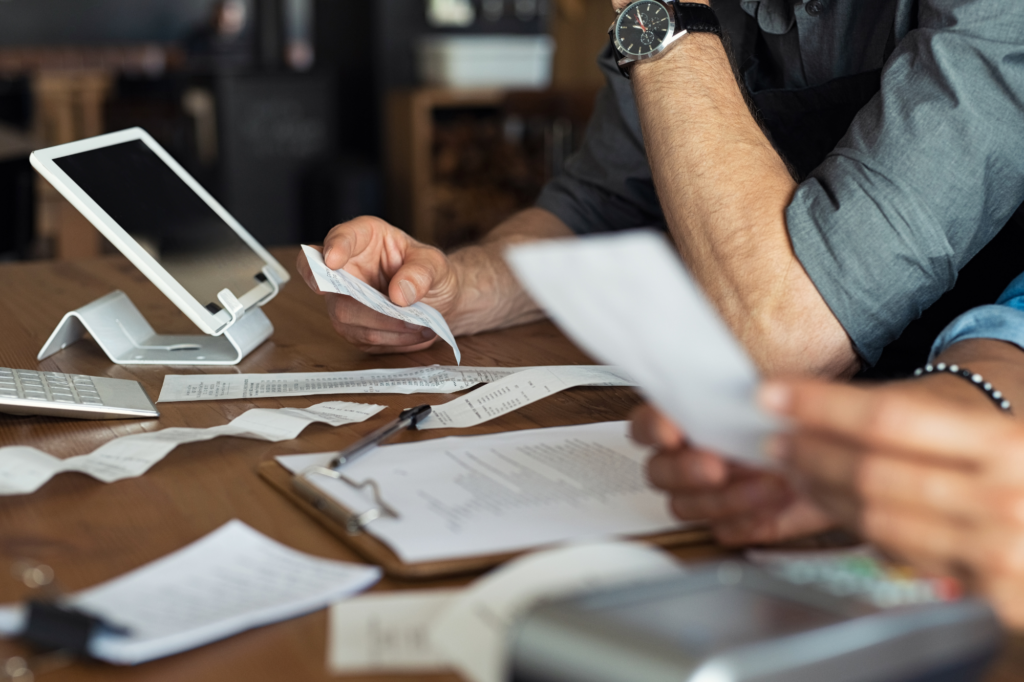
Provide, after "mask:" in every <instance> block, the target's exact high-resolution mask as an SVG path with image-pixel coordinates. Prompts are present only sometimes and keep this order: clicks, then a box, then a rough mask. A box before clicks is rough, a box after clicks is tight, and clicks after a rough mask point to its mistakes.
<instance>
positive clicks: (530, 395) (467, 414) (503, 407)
mask: <svg viewBox="0 0 1024 682" xmlns="http://www.w3.org/2000/svg"><path fill="white" fill-rule="evenodd" d="M630 385H632V379H630V378H629V377H627V376H626V374H625V373H624V372H622V371H618V372H617V371H616V370H615V368H614V367H575V366H572V365H567V366H562V367H533V368H531V369H527V370H524V371H522V372H517V373H515V374H511V375H509V376H507V377H505V378H503V379H499V380H498V381H495V382H494V383H492V384H489V385H487V386H483V387H481V388H478V389H477V390H475V391H473V392H472V393H469V394H467V395H464V396H462V397H461V398H456V399H455V400H452V401H451V402H447V403H445V404H443V405H435V406H434V408H433V410H431V412H430V414H429V415H428V416H427V418H426V419H424V420H423V421H421V422H420V423H419V424H418V425H417V426H416V428H418V429H420V430H421V431H422V430H426V429H446V428H459V429H462V428H467V427H469V426H476V425H478V424H483V423H484V422H487V421H490V420H492V419H495V418H497V417H500V416H502V415H504V414H508V413H509V412H513V411H515V410H518V409H519V408H520V407H524V406H526V405H529V404H531V403H535V402H537V401H538V400H542V399H544V398H547V397H548V396H550V395H554V394H555V393H558V392H559V391H564V390H566V389H568V388H574V387H576V386H630Z"/></svg>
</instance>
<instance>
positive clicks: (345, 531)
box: [256, 461, 712, 580]
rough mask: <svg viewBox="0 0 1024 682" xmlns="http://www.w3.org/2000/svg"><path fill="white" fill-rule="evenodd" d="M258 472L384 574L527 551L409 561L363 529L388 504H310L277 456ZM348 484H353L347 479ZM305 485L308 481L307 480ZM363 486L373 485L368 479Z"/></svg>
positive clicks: (427, 570) (682, 534)
mask: <svg viewBox="0 0 1024 682" xmlns="http://www.w3.org/2000/svg"><path fill="white" fill-rule="evenodd" d="M256 471H257V473H259V475H260V476H261V477H262V478H263V479H264V480H265V481H266V482H267V483H269V484H270V485H271V486H273V487H274V488H275V489H277V491H278V492H279V493H281V494H282V495H284V496H285V497H286V498H288V499H289V500H290V501H291V502H292V503H293V504H295V505H296V506H297V507H298V508H299V509H301V510H302V511H304V512H306V513H307V514H309V515H310V516H311V517H313V518H314V519H315V520H316V521H318V522H319V523H320V524H321V525H322V526H324V527H325V528H326V529H327V530H329V531H330V532H331V533H333V534H334V535H335V536H336V537H337V538H338V539H340V540H341V541H342V542H344V543H345V544H346V545H347V546H348V547H349V548H351V549H352V550H353V551H354V552H356V553H357V554H358V555H359V556H361V557H362V558H363V559H365V560H366V561H368V562H370V563H373V564H376V565H378V566H380V567H381V569H383V570H384V572H385V573H386V574H387V575H389V576H391V577H393V578H401V579H404V580H430V579H434V578H444V577H450V576H457V575H462V574H467V573H480V572H482V571H484V570H486V569H489V568H493V567H494V566H497V565H498V564H501V563H504V562H505V561H508V560H509V559H512V558H513V557H516V556H519V555H521V554H525V553H526V552H528V551H530V550H522V551H518V552H507V553H504V554H490V555H484V556H473V557H466V558H463V559H449V560H445V561H426V562H421V563H415V564H407V563H405V562H403V561H402V560H401V559H399V558H398V556H397V555H396V554H395V553H394V552H393V551H392V550H391V548H390V547H388V546H387V545H385V544H384V543H383V542H381V541H380V540H378V539H377V538H375V537H373V535H372V534H371V533H369V532H367V530H366V529H367V528H368V527H369V526H370V525H371V524H372V523H373V521H374V520H376V519H378V518H381V517H382V516H387V515H388V508H387V505H386V503H385V504H382V506H380V507H378V508H377V509H375V510H371V512H373V513H365V512H364V513H363V514H355V513H353V512H352V511H351V510H349V509H346V508H345V507H343V506H342V505H340V504H338V503H337V502H336V501H334V500H331V499H329V498H327V497H326V496H324V495H317V498H318V499H319V501H320V504H314V503H313V502H312V501H310V499H307V498H306V497H303V496H302V495H301V494H300V493H299V492H298V491H297V490H296V488H295V486H294V483H293V480H294V479H297V478H300V476H301V475H300V476H293V475H292V474H291V473H290V472H289V471H288V470H287V469H285V468H284V467H283V466H281V465H280V464H278V463H277V462H276V461H269V462H263V463H262V464H260V465H259V466H257V467H256ZM348 483H349V484H350V485H354V486H355V485H356V484H354V483H352V482H350V481H348ZM306 485H309V486H312V484H309V483H307V484H306ZM364 485H375V484H373V483H372V481H370V482H367V483H366V484H364ZM374 496H375V498H376V499H377V500H378V503H383V500H382V499H381V498H380V495H379V491H374ZM711 537H712V536H711V531H710V530H709V529H708V528H706V527H700V528H687V529H683V530H678V531H672V532H668V533H659V534H657V535H648V536H637V537H635V538H632V539H636V540H644V541H646V542H650V543H652V544H654V545H658V546H659V547H677V546H680V545H692V544H700V543H705V542H710V541H711Z"/></svg>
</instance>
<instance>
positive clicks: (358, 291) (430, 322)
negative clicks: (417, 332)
mask: <svg viewBox="0 0 1024 682" xmlns="http://www.w3.org/2000/svg"><path fill="white" fill-rule="evenodd" d="M302 252H303V253H304V254H306V260H307V261H309V269H310V270H312V272H313V278H314V279H316V285H317V286H318V287H320V291H323V292H325V293H329V294H341V295H342V296H351V297H352V298H354V299H356V300H357V301H359V302H360V303H362V304H363V305H365V306H366V307H367V308H370V309H372V310H376V311H377V312H378V313H380V314H381V315H387V316H388V317H393V318H395V319H396V320H401V321H402V322H408V323H410V324H416V325H419V326H421V327H428V328H430V329H433V330H434V331H435V332H436V333H437V335H438V336H440V337H441V338H442V339H444V340H445V342H446V343H447V344H448V345H449V346H451V347H452V350H453V351H455V362H456V363H458V364H461V363H462V353H460V352H459V344H457V343H455V337H454V336H453V335H452V330H451V329H449V328H448V323H447V322H445V321H444V317H443V316H442V315H441V313H439V312H437V311H436V310H434V309H433V308H431V307H430V306H429V305H427V304H426V303H413V304H412V305H410V306H406V307H404V308H403V307H402V306H399V305H395V304H394V303H392V302H391V299H389V298H388V297H387V296H385V295H384V294H382V293H380V292H379V291H377V290H376V289H374V288H373V287H371V286H370V285H369V284H367V283H366V282H364V281H362V280H361V279H359V278H358V277H355V276H354V275H350V274H349V273H347V272H345V271H344V270H329V269H328V268H327V265H326V264H325V263H324V256H323V254H322V253H320V252H319V251H317V250H316V249H314V248H312V247H309V246H305V245H303V247H302Z"/></svg>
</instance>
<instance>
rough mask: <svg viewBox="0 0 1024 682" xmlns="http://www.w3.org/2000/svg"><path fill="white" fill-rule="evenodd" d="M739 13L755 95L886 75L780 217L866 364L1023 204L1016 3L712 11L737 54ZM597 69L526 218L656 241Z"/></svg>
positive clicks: (617, 98)
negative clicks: (565, 157) (568, 155)
mask: <svg viewBox="0 0 1024 682" xmlns="http://www.w3.org/2000/svg"><path fill="white" fill-rule="evenodd" d="M737 4H738V5H739V6H740V7H742V9H743V10H744V11H745V12H746V13H747V14H748V15H750V16H752V17H755V18H756V24H757V27H758V29H759V32H760V36H758V39H759V40H761V41H763V42H762V49H761V51H760V52H759V54H760V55H761V59H760V62H759V63H757V64H755V65H753V66H752V67H751V68H750V70H749V71H748V72H747V73H746V74H745V81H746V85H747V87H748V88H749V89H750V90H751V91H753V92H757V91H758V90H761V89H765V90H767V89H773V88H774V89H777V88H790V89H796V88H807V87H813V86H815V85H820V84H822V83H825V82H828V81H830V80H833V79H836V78H841V77H844V76H852V75H855V74H858V73H863V72H866V71H871V70H874V69H878V68H880V67H882V68H883V70H882V80H881V83H882V85H881V91H880V92H879V93H878V94H876V95H875V96H874V98H873V99H871V101H870V102H869V103H868V104H867V106H865V107H864V108H863V109H861V110H860V112H859V113H858V114H857V116H856V118H855V119H854V121H853V124H852V125H851V126H850V128H849V130H848V131H847V133H846V135H845V137H843V139H842V140H841V142H840V143H839V144H838V146H836V148H835V149H834V150H833V151H832V152H831V153H830V154H829V155H828V157H827V158H826V159H825V161H824V162H823V163H822V164H821V165H820V166H818V167H817V168H816V169H815V170H813V171H812V172H811V173H810V175H809V176H808V177H807V178H806V179H804V181H803V182H802V183H801V184H800V186H799V188H798V189H797V192H796V194H795V196H794V198H793V201H792V203H791V204H790V206H789V208H788V209H787V211H786V221H787V225H788V229H789V234H790V238H791V240H792V243H793V247H794V249H795V251H796V255H797V258H799V260H800V262H801V263H802V264H803V266H804V268H805V269H806V270H807V273H808V275H809V276H810V277H811V279H812V281H813V282H814V284H815V286H817V288H818V290H819V291H820V292H821V294H822V296H823V297H824V299H825V301H826V303H827V304H828V305H829V307H830V308H831V310H832V312H833V313H834V314H835V315H836V317H837V318H838V319H839V322H840V323H841V324H842V325H843V327H844V328H845V329H846V331H847V333H848V334H849V335H850V337H851V338H852V339H853V343H854V345H855V347H856V349H857V351H858V353H859V354H860V355H861V357H862V358H863V359H864V360H866V361H867V362H869V363H874V362H875V361H877V359H878V357H879V355H880V353H881V351H882V349H883V348H884V347H885V346H886V345H887V344H888V343H889V342H890V341H892V340H893V339H895V338H896V337H897V336H899V334H900V332H901V331H902V330H903V329H904V327H906V325H907V324H908V323H910V322H911V321H912V320H914V319H916V318H917V317H918V316H920V314H921V312H922V311H923V310H925V309H926V308H927V307H929V306H930V305H931V304H932V303H933V302H934V301H935V300H936V299H937V298H938V297H939V296H940V295H941V294H942V293H943V292H945V291H947V290H948V289H950V288H952V286H953V285H954V283H955V282H956V277H957V273H958V272H959V270H960V269H961V268H962V267H963V266H964V264H966V263H967V261H968V260H970V259H971V258H972V257H973V256H974V255H975V254H976V253H977V252H978V251H979V250H980V249H981V248H982V247H983V246H984V245H985V244H986V243H987V242H988V241H989V240H990V239H991V238H992V237H993V236H995V234H996V233H998V231H999V230H1000V229H1001V228H1002V226H1003V225H1004V224H1005V223H1006V221H1007V220H1008V219H1009V218H1010V216H1011V215H1012V214H1013V213H1014V211H1015V210H1016V209H1017V207H1018V206H1020V204H1021V202H1022V201H1024V0H808V1H807V2H806V3H804V4H799V3H796V4H794V3H793V2H792V0H720V1H719V2H718V3H717V4H716V5H715V7H716V10H718V12H719V14H720V16H722V17H723V25H724V26H725V29H726V32H727V34H731V38H732V41H733V43H734V44H735V43H737V42H739V41H741V40H743V39H744V37H743V36H737V35H735V32H736V31H742V30H743V29H742V28H733V27H731V26H730V24H729V23H727V22H726V21H725V17H726V15H728V13H729V12H730V11H733V10H735V8H736V5H737ZM742 25H743V24H742V22H741V23H734V24H733V26H735V27H742ZM747 39H749V36H747ZM599 65H600V67H601V68H602V70H603V71H604V72H605V74H606V78H607V81H608V87H606V88H605V89H604V90H603V91H602V92H601V93H600V95H599V96H598V101H597V105H596V108H595V111H594V115H593V118H592V119H591V122H590V125H589V127H588V129H587V134H586V137H585V140H584V144H583V148H582V149H581V151H580V152H579V153H578V154H576V155H575V156H574V157H573V158H572V159H571V160H570V161H569V163H568V164H567V167H566V172H565V173H564V174H563V175H562V176H560V177H558V178H556V179H554V180H552V181H551V182H550V183H548V185H547V186H546V187H545V188H544V191H543V192H542V193H541V196H540V198H539V199H538V201H537V205H538V206H540V207H542V208H545V209H547V210H549V211H551V212H553V213H555V214H556V215H557V216H559V217H560V218H561V219H562V220H563V221H564V222H565V223H566V224H567V225H569V226H570V227H571V228H572V229H573V230H575V231H576V232H578V233H587V232H599V231H607V230H619V229H626V228H630V227H636V226H641V225H659V224H660V225H664V217H663V215H662V212H661V208H660V205H659V203H658V199H657V196H656V194H655V190H654V186H653V182H652V179H651V170H650V167H649V165H648V163H647V158H646V154H645V152H644V148H643V140H642V137H641V133H640V123H639V116H638V114H637V110H636V104H635V101H634V98H633V93H632V90H631V88H630V84H629V81H627V80H626V79H624V78H623V77H622V76H620V75H619V73H618V71H617V69H616V68H615V65H614V63H613V61H612V56H611V52H610V50H607V49H606V50H605V52H604V53H603V54H602V55H601V57H600V59H599ZM679 130H680V134H685V133H686V127H685V125H681V126H680V128H679Z"/></svg>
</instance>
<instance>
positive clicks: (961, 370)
mask: <svg viewBox="0 0 1024 682" xmlns="http://www.w3.org/2000/svg"><path fill="white" fill-rule="evenodd" d="M936 372H947V373H949V374H955V375H956V376H958V377H963V378H964V379H967V381H969V382H971V383H972V384H974V385H975V386H977V387H978V388H979V389H980V390H981V391H982V392H984V394H985V395H987V396H988V397H989V399H990V400H991V401H992V402H994V403H995V404H996V407H998V408H999V409H1000V410H1002V411H1003V412H1010V411H1011V410H1010V401H1009V400H1007V399H1006V398H1005V397H1003V394H1002V392H1001V391H997V390H996V389H995V388H994V387H993V386H992V384H991V383H990V382H988V381H985V378H984V377H982V376H981V375H980V374H978V373H977V372H972V371H971V370H969V369H967V368H965V367H961V366H960V365H947V364H946V363H944V362H940V363H938V364H935V365H932V364H927V365H925V366H924V367H918V368H917V369H915V370H914V376H915V377H920V376H924V375H925V374H935V373H936Z"/></svg>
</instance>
